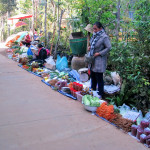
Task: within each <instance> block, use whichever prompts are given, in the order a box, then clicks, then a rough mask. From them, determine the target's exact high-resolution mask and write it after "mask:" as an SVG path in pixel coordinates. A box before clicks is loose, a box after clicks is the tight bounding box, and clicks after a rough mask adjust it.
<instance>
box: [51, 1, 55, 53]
mask: <svg viewBox="0 0 150 150" xmlns="http://www.w3.org/2000/svg"><path fill="white" fill-rule="evenodd" d="M52 5H53V7H54V11H53V17H54V18H55V16H56V5H54V3H53V4H52ZM55 31H56V24H55V21H54V22H53V37H52V43H51V48H50V54H51V53H52V49H53V43H54V38H55Z"/></svg>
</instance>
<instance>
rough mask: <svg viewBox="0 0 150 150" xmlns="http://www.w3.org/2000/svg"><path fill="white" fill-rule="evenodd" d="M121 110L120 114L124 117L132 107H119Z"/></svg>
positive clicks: (124, 105)
mask: <svg viewBox="0 0 150 150" xmlns="http://www.w3.org/2000/svg"><path fill="white" fill-rule="evenodd" d="M118 108H119V110H120V114H121V115H122V116H123V115H124V114H125V113H126V112H128V111H130V107H129V106H128V105H126V104H123V105H122V106H119V107H118Z"/></svg>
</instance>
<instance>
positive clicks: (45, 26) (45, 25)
mask: <svg viewBox="0 0 150 150" xmlns="http://www.w3.org/2000/svg"><path fill="white" fill-rule="evenodd" d="M45 2H46V4H45V23H44V32H45V46H46V45H47V24H46V23H47V0H45Z"/></svg>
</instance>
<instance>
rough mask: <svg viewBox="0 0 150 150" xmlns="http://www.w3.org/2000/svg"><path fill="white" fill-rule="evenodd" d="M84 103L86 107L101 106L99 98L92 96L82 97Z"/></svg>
mask: <svg viewBox="0 0 150 150" xmlns="http://www.w3.org/2000/svg"><path fill="white" fill-rule="evenodd" d="M82 102H83V104H84V105H87V106H94V107H99V106H100V102H99V98H97V97H93V96H91V95H85V96H83V97H82Z"/></svg>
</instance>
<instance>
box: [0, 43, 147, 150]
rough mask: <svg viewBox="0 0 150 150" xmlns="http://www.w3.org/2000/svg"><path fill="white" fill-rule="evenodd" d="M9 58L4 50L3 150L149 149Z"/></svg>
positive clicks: (0, 70)
mask: <svg viewBox="0 0 150 150" xmlns="http://www.w3.org/2000/svg"><path fill="white" fill-rule="evenodd" d="M147 149H148V148H146V147H145V146H144V145H143V144H140V143H139V142H137V140H135V139H133V138H132V137H130V136H129V135H128V134H125V133H124V132H123V131H121V130H119V129H117V128H115V127H114V126H112V125H110V124H109V123H107V122H105V121H103V120H101V119H100V118H98V117H96V116H93V115H91V113H89V112H87V111H86V110H84V108H83V106H82V104H81V103H80V102H78V101H75V100H72V99H70V98H67V97H65V96H63V95H61V94H59V93H58V92H56V91H53V90H52V89H51V88H50V87H48V86H46V85H45V84H43V83H42V82H41V78H39V77H37V76H34V75H33V74H30V73H28V72H27V71H25V70H23V69H21V68H20V67H18V66H17V63H16V62H14V61H12V60H10V59H8V58H7V57H6V56H5V52H4V49H3V48H2V46H1V49H0V150H147Z"/></svg>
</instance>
